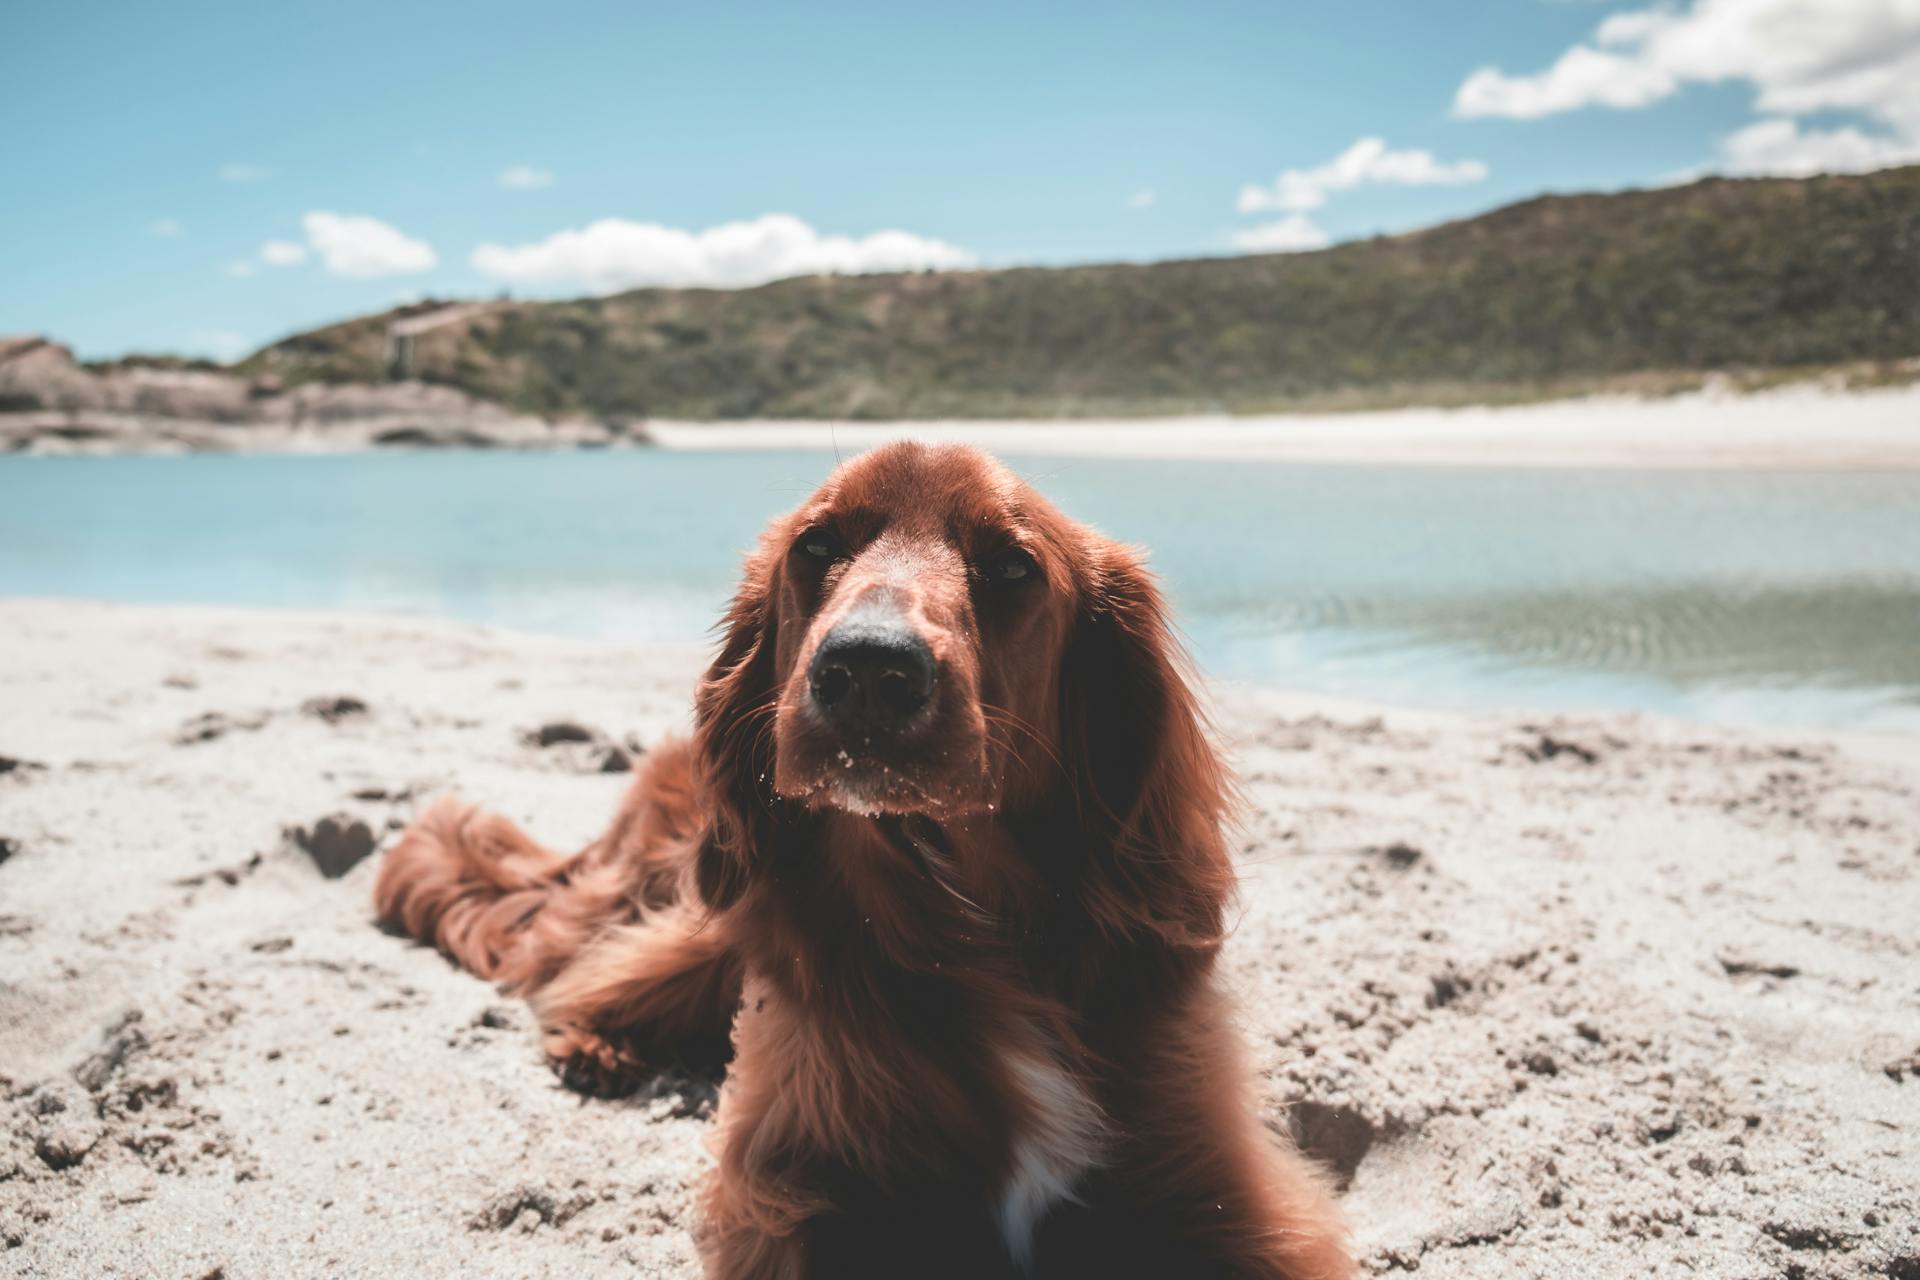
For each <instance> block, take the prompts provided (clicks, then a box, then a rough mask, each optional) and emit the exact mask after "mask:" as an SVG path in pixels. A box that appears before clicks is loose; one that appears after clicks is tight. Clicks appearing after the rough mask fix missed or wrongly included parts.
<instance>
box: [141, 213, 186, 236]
mask: <svg viewBox="0 0 1920 1280" xmlns="http://www.w3.org/2000/svg"><path fill="white" fill-rule="evenodd" d="M147 230H148V232H150V233H151V234H153V235H156V236H162V237H165V238H167V239H171V238H173V237H174V236H177V235H179V234H180V232H181V230H182V228H181V226H180V224H179V223H178V222H176V221H174V220H173V219H172V218H162V219H160V221H158V222H155V223H152V224H150V225H149V226H148V227H147Z"/></svg>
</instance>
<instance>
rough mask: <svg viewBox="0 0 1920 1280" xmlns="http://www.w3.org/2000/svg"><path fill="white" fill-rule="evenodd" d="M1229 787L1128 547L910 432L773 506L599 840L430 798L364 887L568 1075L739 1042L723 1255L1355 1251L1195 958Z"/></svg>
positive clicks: (713, 1050) (703, 1053)
mask: <svg viewBox="0 0 1920 1280" xmlns="http://www.w3.org/2000/svg"><path fill="white" fill-rule="evenodd" d="M1230 792H1231V784H1230V782H1229V780H1228V778H1227V776H1226V774H1225V772H1224V770H1223V768H1222V764H1221V760H1220V757H1219V755H1218V754H1217V753H1216V751H1215V749H1214V747H1213V745H1212V744H1211V743H1210V741H1209V740H1208V736H1207V730H1206V725H1205V723H1204V720H1203V717H1202V715H1201V713H1200V711H1199V710H1198V709H1197V707H1196V704H1195V699H1194V695H1193V692H1192V690H1191V689H1190V688H1189V686H1188V684H1187V681H1186V679H1185V677H1184V676H1183V669H1182V663H1181V660H1180V657H1179V653H1178V650H1177V648H1176V645H1175V642H1174V640H1173V638H1172V637H1171V635H1170V634H1169V629H1168V622H1167V612H1166V608H1165V606H1164V605H1163V603H1162V602H1161V598H1160V595H1159V592H1158V591H1157V590H1156V588H1155V586H1154V584H1153V581H1152V579H1151V577H1150V576H1149V575H1148V573H1147V572H1146V570H1145V569H1143V568H1142V566H1141V562H1140V559H1139V557H1138V555H1137V554H1136V553H1134V552H1133V551H1131V550H1128V549H1127V548H1125V547H1122V546H1120V545H1118V544H1116V543H1114V542H1111V541H1109V540H1107V539H1106V538H1104V537H1102V536H1101V535H1099V534H1098V533H1095V532H1094V531H1093V530H1091V529H1088V528H1087V527H1085V526H1083V525H1080V524H1076V523H1075V522H1073V521H1071V520H1069V519H1067V518H1066V517H1064V516H1063V515H1061V514H1060V513H1059V512H1058V511H1056V510H1055V509H1054V508H1053V507H1052V506H1050V505H1049V504H1048V503H1047V502H1046V501H1045V499H1043V498H1041V497H1040V496H1039V495H1037V494H1036V493H1035V492H1034V491H1033V490H1032V489H1030V488H1028V487H1027V486H1026V485H1025V484H1024V483H1022V482H1021V481H1020V480H1019V479H1018V478H1016V477H1015V476H1014V475H1013V474H1012V473H1011V472H1009V471H1007V470H1006V469H1005V468H1004V467H1002V466H1000V465H999V464H998V463H996V462H994V461H993V460H992V459H990V458H988V457H986V456H985V455H983V454H981V453H978V452H976V451H974V450H971V449H964V448H957V447H943V448H927V447H923V446H919V445H911V444H901V445H894V446H890V447H887V448H884V449H879V450H876V451H875V452H873V453H870V454H867V455H865V456H863V457H861V458H858V459H855V460H854V461H852V462H849V463H847V464H846V465H845V466H843V467H841V468H840V469H839V470H838V471H837V472H835V473H834V475H833V476H832V477H831V478H830V479H829V480H828V481H827V482H826V484H825V485H823V486H822V487H821V489H820V490H819V492H818V493H816V494H814V495H813V497H811V498H809V499H808V500H807V501H806V502H805V503H804V504H803V505H802V506H801V507H800V509H799V510H797V511H795V512H794V513H793V514H791V515H789V516H787V517H785V518H783V519H780V520H777V521H775V522H774V524H773V525H772V527H771V528H769V529H768V530H767V532H766V533H765V535H764V536H763V537H762V539H761V542H760V545H759V548H758V550H757V551H755V552H754V553H753V554H752V555H751V556H750V558H749V559H748V562H747V565H746V575H745V579H744V581H743V582H742V584H741V586H740V588H739V591H738V594H737V595H736V596H735V598H734V601H733V604H732V607H731V609H730V611H729V612H728V614H727V617H726V620H725V638H724V641H723V642H722V644H721V648H720V652H719V656H718V657H717V658H716V659H715V660H714V663H713V665H712V667H711V668H710V669H709V670H708V671H707V673H706V675H705V677H704V678H703V679H702V680H701V682H700V686H699V691H698V693H697V695H696V698H695V729H694V733H693V738H692V741H691V742H673V743H663V744H661V745H660V746H659V747H657V748H656V749H655V750H654V751H653V752H652V753H651V754H650V755H648V756H647V757H646V759H645V761H644V762H643V763H642V765H641V766H640V768H639V770H638V773H637V776H636V777H635V778H634V780H633V783H632V785H631V787H629V789H628V791H627V793H626V798H625V799H624V800H623V801H622V803H621V806H620V809H619V811H618V813H617V814H616V815H615V817H614V821H613V825H612V828H611V829H610V830H609V831H608V832H607V834H606V835H605V836H603V837H602V838H601V839H599V840H597V841H595V842H594V843H592V844H590V845H588V846H587V847H586V848H585V849H583V850H581V851H580V852H579V853H577V854H574V855H572V856H562V855H559V854H556V853H551V852H549V851H548V850H546V849H544V848H542V847H541V846H539V845H538V844H536V843H534V842H533V841H532V840H531V839H529V838H528V837H527V836H526V835H524V834H522V833H521V832H520V831H519V830H518V829H517V828H515V827H514V826H513V825H512V824H511V823H510V822H509V821H508V820H507V819H505V818H502V817H497V816H493V815H489V814H485V813H481V812H479V811H477V810H475V809H472V808H468V807H464V806H462V805H459V804H456V803H453V802H450V801H443V802H441V803H440V804H439V805H438V806H437V807H435V808H433V809H431V810H430V811H429V812H428V813H427V814H426V815H425V816H424V817H422V818H421V819H420V820H419V821H418V822H416V823H415V824H414V826H413V827H412V828H411V829H410V830H409V831H408V832H407V833H406V834H405V835H404V836H403V837H402V839H401V840H400V841H399V843H398V844H397V845H396V846H395V847H394V849H393V850H392V852H391V853H389V854H388V855H387V858H386V861H385V864H384V866H383V867H382V868H381V873H380V878H379V887H378V890H377V903H378V910H379V914H380V915H381V916H382V917H383V918H385V919H386V920H389V921H392V922H395V923H397V924H399V925H400V926H401V927H403V928H404V929H405V930H406V931H407V932H409V933H411V934H413V935H414V936H416V937H418V938H422V939H430V940H432V941H433V942H434V943H436V944H437V945H438V946H439V947H440V948H441V949H442V950H443V951H445V952H446V953H447V954H449V955H450V956H452V957H453V958H454V959H455V960H457V961H459V962H460V963H461V964H462V965H465V966H466V967H467V968H468V969H471V970H472V971H473V972H474V973H476V974H479V975H481V976H483V977H487V978H492V979H495V980H497V981H500V982H502V983H504V984H505V985H506V986H508V987H509V988H511V989H513V990H515V991H518V992H521V993H524V994H525V995H526V996H527V997H528V998H529V999H530V1000H531V1001H532V1003H533V1007H534V1009H535V1011H536V1012H537V1014H538V1015H539V1018H540V1021H541V1024H542V1026H543V1027H544V1028H545V1029H546V1030H545V1033H544V1034H545V1048H546V1052H547V1054H548V1055H549V1056H550V1057H551V1059H552V1061H553V1062H554V1064H555V1065H556V1066H557V1067H559V1068H560V1069H561V1070H562V1071H563V1072H564V1073H565V1074H566V1075H567V1076H568V1077H569V1079H570V1080H571V1081H572V1082H573V1083H575V1084H576V1085H579V1086H584V1087H588V1088H604V1089H613V1088H617V1087H618V1086H619V1084H620V1082H621V1081H622V1080H630V1079H631V1078H632V1077H633V1076H634V1074H635V1073H637V1072H642V1071H644V1070H645V1069H646V1068H647V1067H648V1066H649V1065H658V1064H664V1063H668V1062H673V1061H682V1062H684V1061H687V1060H693V1061H706V1062H713V1063H718V1062H721V1061H725V1060H726V1059H727V1058H728V1055H729V1048H730V1050H731V1066H730V1067H729V1069H728V1078H727V1081H726V1084H725V1087H724V1088H723V1090H722V1092H721V1101H720V1108H719V1117H718V1121H717V1128H718V1137H717V1155H718V1168H717V1169H716V1171H715V1173H714V1175H713V1177H712V1179H711V1183H710V1185H709V1187H708V1189H707V1193H706V1197H705V1202H704V1209H703V1212H702V1214H701V1215H700V1217H701V1227H700V1231H699V1238H700V1243H701V1248H702V1251H703V1253H704V1256H705V1259H706V1264H707V1268H708V1271H709V1274H711V1275H714V1276H718V1277H725V1278H727V1280H733V1278H735V1277H742V1278H744V1277H802V1276H809V1277H811V1276H820V1277H843V1276H846V1277H868V1276H874V1277H889V1278H892V1277H899V1278H901V1280H912V1278H915V1277H925V1276H955V1277H959V1276H965V1277H992V1276H1001V1275H1005V1276H1022V1275H1025V1276H1065V1277H1077V1276H1100V1277H1107V1276H1165V1277H1181V1278H1185V1277H1196V1276H1219V1277H1226V1276H1234V1277H1241V1276H1245V1277H1285V1278H1287V1280H1332V1278H1333V1277H1344V1276H1348V1275H1350V1274H1351V1272H1352V1266H1351V1263H1350V1261H1349V1259H1348V1256H1347V1252H1346V1249H1345V1245H1344V1237H1343V1232H1342V1229H1341V1226H1340V1221H1339V1217H1338V1214H1337V1211H1336V1210H1335V1208H1334V1205H1333V1202H1332V1199H1331V1197H1330V1196H1329V1195H1328V1193H1327V1191H1326V1189H1325V1188H1324V1186H1323V1185H1322V1182H1321V1180H1320V1178H1319V1177H1318V1176H1317V1175H1316V1174H1315V1172H1314V1171H1313V1170H1312V1169H1311V1168H1310V1167H1309V1166H1308V1164H1307V1163H1306V1161H1305V1160H1304V1159H1303V1158H1302V1157H1301V1156H1300V1155H1299V1154H1298V1153H1296V1152H1295V1151H1293V1150H1292V1149H1291V1148H1290V1147H1288V1146H1286V1145H1284V1144H1283V1143H1281V1142H1280V1141H1278V1140H1276V1139H1275V1138H1274V1137H1273V1136H1272V1135H1270V1134H1269V1133H1267V1132H1266V1131H1265V1129H1264V1127H1263V1126H1262V1125H1261V1124H1260V1122H1259V1121H1258V1119H1257V1118H1256V1117H1255V1115H1254V1113H1253V1110H1252V1109H1251V1107H1250V1105H1249V1088H1248V1076H1247V1072H1246V1070H1245V1068H1244V1067H1243V1066H1242V1065H1241V1061H1240V1052H1239V1049H1238V1046H1237V1044H1236V1036H1235V1034H1234V1032H1233V1030H1232V1029H1231V1027H1230V1025H1229V1010H1228V1007H1227V1005H1226V1003H1225V1002H1224V1001H1223V999H1222V996H1221V992H1220V990H1219V986H1218V983H1217V980H1216V979H1215V977H1214V972H1213V971H1214V962H1215V958H1216V956H1217V955H1218V953H1219V950H1220V945H1221V939H1222V933H1223V913H1224V910H1225V908H1226V907H1227V905H1228V899H1229V896H1230V894H1231V893H1232V891H1233V888H1234V873H1233V869H1232V867H1231V865H1230V864H1229V860H1228V854H1227V849H1226V845H1225V843H1224V841H1223V838H1222V833H1221V824H1222V820H1223V817H1224V816H1225V815H1226V812H1227V809H1228V807H1229V799H1230ZM729 1032H730V1033H731V1035H730V1036H729ZM729 1042H730V1043H729Z"/></svg>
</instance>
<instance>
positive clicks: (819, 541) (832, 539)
mask: <svg viewBox="0 0 1920 1280" xmlns="http://www.w3.org/2000/svg"><path fill="white" fill-rule="evenodd" d="M795 545H797V546H798V547H799V548H800V550H801V551H803V552H805V553H806V554H807V555H809V556H811V557H813V558H814V559H815V560H818V561H820V562H821V563H822V564H825V563H827V562H828V561H832V560H838V559H839V558H840V553H841V552H842V551H844V550H845V547H844V546H843V545H842V544H841V542H840V538H839V536H838V535H837V534H835V533H834V531H833V530H831V529H809V530H807V531H806V532H805V533H803V534H801V535H800V541H799V542H798V543H796V544H795Z"/></svg>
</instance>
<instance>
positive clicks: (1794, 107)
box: [1453, 0, 1920, 173]
mask: <svg viewBox="0 0 1920 1280" xmlns="http://www.w3.org/2000/svg"><path fill="white" fill-rule="evenodd" d="M1734 81H1740V82H1745V83H1748V84H1750V85H1752V86H1753V88H1754V90H1755V96H1754V105H1755V107H1756V108H1757V109H1758V110H1759V111H1761V112H1764V113H1766V114H1767V115H1769V116H1772V117H1791V116H1805V115H1811V114H1814V113H1817V112H1823V111H1851V112H1858V113H1860V114H1862V115H1864V116H1865V117H1866V118H1867V119H1868V120H1869V121H1872V122H1875V123H1877V124H1878V125H1880V126H1882V128H1883V129H1884V130H1885V132H1883V133H1880V134H1868V133H1864V132H1862V131H1861V130H1859V129H1856V128H1842V129H1836V130H1830V131H1826V132H1813V133H1803V132H1801V131H1800V130H1799V129H1798V128H1797V127H1793V128H1791V129H1789V128H1788V127H1787V126H1788V125H1789V124H1790V123H1791V122H1785V121H1782V120H1779V119H1772V120H1761V121H1758V122H1757V123H1755V124H1753V125H1749V126H1748V127H1747V128H1745V129H1742V130H1740V131H1739V133H1736V134H1734V135H1732V136H1731V137H1729V138H1727V139H1726V140H1725V141H1724V143H1723V158H1724V159H1725V160H1726V161H1727V163H1728V164H1729V165H1730V166H1731V165H1744V166H1746V167H1745V168H1743V169H1742V170H1741V171H1743V172H1779V173H1795V172H1812V171H1813V170H1812V169H1810V168H1807V166H1808V165H1813V164H1819V165H1823V166H1824V165H1826V164H1829V163H1831V164H1835V165H1841V166H1844V167H1852V168H1859V167H1872V166H1873V165H1875V164H1885V163H1893V162H1897V161H1898V160H1903V159H1907V158H1910V157H1911V155H1912V151H1913V147H1914V146H1915V145H1916V144H1920V0H1693V2H1692V3H1691V4H1690V5H1688V6H1686V7H1684V8H1658V9H1637V10H1629V11H1627V12H1624V13H1618V14H1615V15H1613V16H1612V17H1609V18H1607V19H1606V20H1605V21H1603V22H1602V23H1601V24H1600V25H1599V26H1598V27H1597V28H1595V30H1594V33H1593V36H1592V39H1591V40H1590V42H1588V43H1584V44H1578V45H1575V46H1573V47H1572V48H1571V49H1568V50H1567V51H1566V52H1565V53H1563V54H1561V55H1560V57H1559V59H1558V60H1556V61H1555V62H1554V63H1553V65H1552V66H1550V67H1548V68H1547V69H1546V70H1544V71H1540V72H1536V73H1534V74H1531V75H1508V74H1507V73H1505V72H1503V71H1501V70H1499V69H1498V68H1495V67H1483V68H1481V69H1480V70H1478V71H1475V72H1474V73H1473V74H1472V75H1470V76H1468V77H1467V79H1466V81H1465V82H1464V83H1462V84H1461V86H1460V88H1459V91H1458V92H1457V93H1456V95H1455V97H1454V104H1453V109H1454V114H1455V115H1458V116H1464V117H1481V116H1499V117H1506V118H1509V119H1516V120H1533V119H1538V118H1539V117H1541V116H1547V115H1553V114H1555V113H1557V112H1562V111H1572V110H1575V109H1578V108H1581V107H1589V106H1606V107H1615V108H1621V109H1631V108H1635V107H1644V106H1646V105H1648V104H1649V103H1653V102H1657V101H1659V100H1661V99H1662V98H1666V97H1668V96H1670V95H1672V94H1674V93H1676V92H1678V91H1679V89H1680V88H1681V87H1682V86H1684V85H1686V84H1689V83H1700V84H1719V83H1726V82H1734ZM1875 157H1885V158H1883V159H1876V158H1875Z"/></svg>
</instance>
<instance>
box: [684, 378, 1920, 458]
mask: <svg viewBox="0 0 1920 1280" xmlns="http://www.w3.org/2000/svg"><path fill="white" fill-rule="evenodd" d="M647 432H648V435H649V436H650V437H651V438H652V440H653V441H654V442H655V443H657V444H661V445H664V446H666V447H668V448H674V449H838V450H840V451H842V452H847V453H854V452H859V451H860V450H863V449H868V448H871V447H873V446H874V445H876V444H880V443H883V442H884V441H887V440H894V439H899V438H901V437H903V436H911V437H913V438H915V439H920V440H951V441H959V442H962V443H966V444H973V445H978V446H980V447H981V448H984V449H991V450H998V451H1004V452H1019V453H1025V454H1043V455H1044V454H1055V455H1060V456H1073V455H1100V456H1104V457H1129V458H1248V459H1260V460H1262V461H1268V462H1299V463H1381V464H1422V465H1429V466H1545V467H1788V468H1848V467H1861V468H1884V467H1897V468H1901V469H1915V468H1920V385H1910V386H1904V387H1893V388H1887V389H1883V390H1872V391H1839V390H1833V389H1829V388H1825V387H1821V386H1817V385H1814V386H1792V387H1784V388H1780V389H1777V390H1771V391H1756V392H1742V393H1734V392H1723V391H1712V390H1708V391H1701V392H1690V393H1686V394H1682V395H1675V396H1671V397H1665V398H1640V397H1631V396H1604V397H1593V398H1588V399H1577V400H1557V401H1550V402H1546V403H1541V404H1526V405H1513V406H1502V407H1479V408H1465V409H1389V410H1380V411H1362V412H1354V413H1324V414H1299V415H1284V416H1271V417H1228V416H1215V417H1194V418H1154V419H1129V418H1120V419H1107V420H1098V421H1095V420H1078V419H1076V420H1072V421H1020V422H1015V421H1002V422H993V421H974V420H951V421H945V422H854V421H849V422H649V423H648V424H647Z"/></svg>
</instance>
